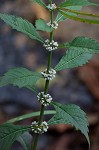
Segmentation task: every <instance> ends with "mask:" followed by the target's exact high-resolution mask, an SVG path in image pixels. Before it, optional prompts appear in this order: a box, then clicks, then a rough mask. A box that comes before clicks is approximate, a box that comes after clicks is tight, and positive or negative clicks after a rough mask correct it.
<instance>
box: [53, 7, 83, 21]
mask: <svg viewBox="0 0 99 150" xmlns="http://www.w3.org/2000/svg"><path fill="white" fill-rule="evenodd" d="M67 8H68V9H70V10H81V8H82V7H81V6H68V7H67ZM69 14H71V13H69ZM74 15H75V14H74ZM66 19H68V18H67V17H66V16H64V15H62V14H61V13H60V12H58V15H57V17H56V20H55V21H56V22H57V23H58V22H61V21H64V20H66Z"/></svg>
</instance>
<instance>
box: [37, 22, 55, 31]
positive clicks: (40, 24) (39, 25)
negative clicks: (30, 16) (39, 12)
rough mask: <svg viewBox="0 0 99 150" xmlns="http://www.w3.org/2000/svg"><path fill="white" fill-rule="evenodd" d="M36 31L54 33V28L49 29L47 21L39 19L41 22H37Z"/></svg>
mask: <svg viewBox="0 0 99 150" xmlns="http://www.w3.org/2000/svg"><path fill="white" fill-rule="evenodd" d="M35 25H36V30H41V31H46V32H52V31H53V28H51V27H49V26H48V25H47V24H46V22H45V20H43V19H39V20H36V24H35Z"/></svg>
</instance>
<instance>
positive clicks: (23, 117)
mask: <svg viewBox="0 0 99 150" xmlns="http://www.w3.org/2000/svg"><path fill="white" fill-rule="evenodd" d="M55 113H56V111H54V110H45V111H44V115H52V114H55ZM37 116H40V111H38V112H33V113H29V114H25V115H22V116H19V117H16V118H13V119H11V120H8V121H7V123H14V122H18V121H21V120H24V119H28V118H31V117H37Z"/></svg>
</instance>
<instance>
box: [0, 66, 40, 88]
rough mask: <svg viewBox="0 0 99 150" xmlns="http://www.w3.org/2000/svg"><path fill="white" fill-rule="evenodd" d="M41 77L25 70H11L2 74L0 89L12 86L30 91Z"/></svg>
mask: <svg viewBox="0 0 99 150" xmlns="http://www.w3.org/2000/svg"><path fill="white" fill-rule="evenodd" d="M41 77H42V75H41V73H37V72H32V71H30V70H28V69H26V68H13V69H10V70H9V71H8V72H7V73H5V74H4V76H3V77H2V79H1V81H0V87H2V86H6V85H10V84H13V85H14V86H18V87H19V88H22V87H27V88H29V89H31V88H32V87H34V86H35V84H36V82H37V80H39V79H40V78H41ZM33 89H34V88H32V90H33Z"/></svg>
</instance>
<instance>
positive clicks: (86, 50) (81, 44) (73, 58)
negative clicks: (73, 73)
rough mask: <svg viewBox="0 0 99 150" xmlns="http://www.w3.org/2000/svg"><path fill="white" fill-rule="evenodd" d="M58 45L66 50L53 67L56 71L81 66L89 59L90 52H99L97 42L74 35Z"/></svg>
mask: <svg viewBox="0 0 99 150" xmlns="http://www.w3.org/2000/svg"><path fill="white" fill-rule="evenodd" d="M59 47H61V48H68V50H67V51H66V54H65V55H64V56H63V57H62V59H61V60H60V62H59V63H58V64H57V66H56V67H55V70H57V71H59V70H62V69H66V68H74V67H78V66H82V65H84V64H86V63H87V62H88V60H90V59H91V57H92V54H95V53H96V54H99V42H96V41H95V40H93V39H91V38H87V37H76V38H75V39H74V40H73V41H71V42H69V43H64V44H62V45H59Z"/></svg>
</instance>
